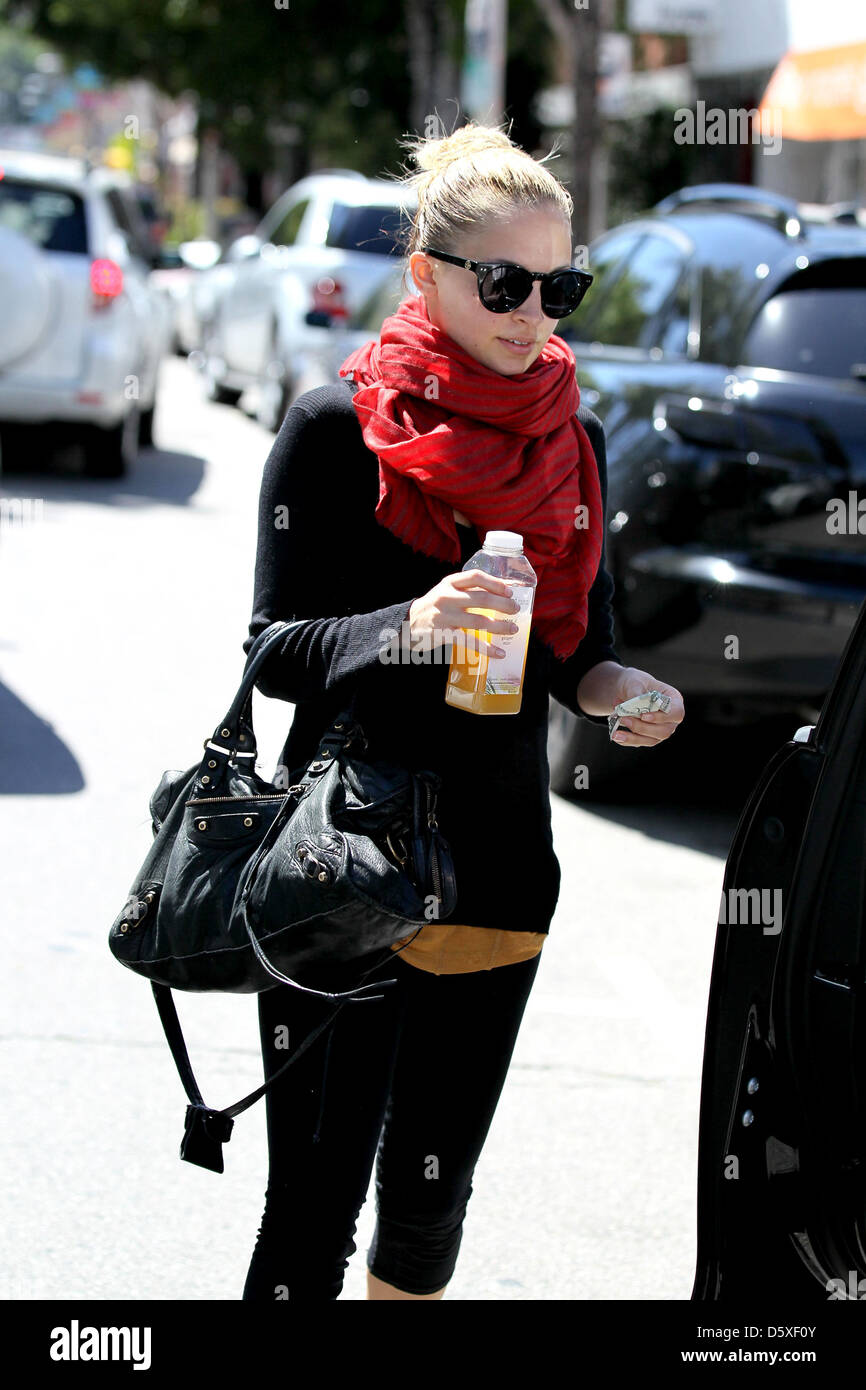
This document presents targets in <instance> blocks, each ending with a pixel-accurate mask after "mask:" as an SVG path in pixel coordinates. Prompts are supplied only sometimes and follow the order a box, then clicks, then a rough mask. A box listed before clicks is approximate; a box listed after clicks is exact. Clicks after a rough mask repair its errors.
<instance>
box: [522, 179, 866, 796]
mask: <svg viewBox="0 0 866 1390" xmlns="http://www.w3.org/2000/svg"><path fill="white" fill-rule="evenodd" d="M816 211H817V210H816ZM588 268H589V269H590V270H591V272H592V273H593V275H594V277H595V279H594V283H593V285H592V288H591V290H590V293H589V294H588V295H587V297H586V299H585V300H584V302H583V304H582V305H581V306H580V307H579V308H578V309H577V310H576V312H575V313H574V315H573V316H572V317H571V318H569V319H563V320H562V321H561V322H560V324H559V325H558V327H557V333H558V334H559V335H560V336H561V337H563V338H565V339H566V340H567V341H568V343H569V345H570V347H571V348H572V350H573V352H574V354H575V358H576V360H577V367H578V380H579V383H580V387H581V396H582V400H583V401H584V402H585V403H586V404H588V405H589V406H591V408H592V409H593V410H594V411H595V412H596V413H597V414H598V415H599V417H600V418H601V420H602V421H603V423H604V427H605V435H606V442H607V467H608V477H609V496H608V529H607V533H606V546H607V564H608V568H609V569H610V570H611V573H612V574H613V577H614V580H615V583H616V595H615V599H614V603H615V620H616V628H617V649H618V651H619V653H620V655H621V658H622V660H623V662H624V663H625V664H627V665H630V666H636V667H639V668H641V669H644V670H649V671H652V672H653V673H655V674H657V675H658V676H659V678H660V679H663V680H665V681H666V682H668V683H670V684H672V685H675V686H677V687H678V688H679V689H680V690H682V692H683V695H684V698H685V701H686V708H687V711H688V719H689V722H690V723H691V724H693V725H694V724H697V723H700V724H701V725H704V724H706V723H726V724H734V725H742V724H745V723H748V722H750V721H755V720H759V719H761V718H763V717H764V716H780V717H784V718H787V717H789V716H790V718H791V719H792V720H794V721H795V725H794V726H795V727H796V723H801V724H802V723H806V722H813V721H814V720H815V719H816V718H817V716H818V712H819V710H820V708H821V705H822V703H823V701H824V698H825V696H826V692H827V690H828V688H829V686H830V683H831V680H832V678H833V674H834V671H835V669H836V666H837V664H838V661H839V658H840V655H841V652H842V649H843V647H844V644H845V640H846V638H847V636H848V634H849V632H850V631H851V628H852V625H853V622H854V619H855V617H856V614H857V610H858V607H859V604H860V602H861V600H862V598H863V596H864V594H866V541H864V536H866V491H863V497H864V501H863V502H862V503H860V502H859V500H858V489H861V490H862V489H864V484H866V227H864V226H863V225H860V222H859V221H858V216H857V212H856V210H854V209H851V208H845V209H838V210H836V211H835V212H834V211H833V210H832V209H831V210H829V212H828V211H827V210H825V211H824V216H823V218H821V219H820V220H819V219H818V217H817V215H815V217H814V220H808V217H807V214H806V212H805V211H804V210H803V209H801V207H800V205H798V204H797V203H794V202H792V201H790V200H788V199H785V198H782V197H779V196H777V195H775V194H772V193H768V192H766V191H764V190H759V189H754V188H749V187H741V186H739V185H730V184H728V185H725V184H721V185H702V186H699V187H695V188H687V189H683V190H681V191H680V192H678V193H675V194H673V195H671V196H670V197H669V198H666V199H665V200H664V201H663V202H661V203H659V204H658V205H657V206H656V207H655V208H654V209H653V210H652V211H651V212H649V213H648V214H646V215H644V216H641V217H639V218H637V219H636V220H634V221H632V222H628V223H626V224H624V225H621V226H619V227H617V228H615V229H614V230H612V231H610V232H607V233H605V234H604V235H603V236H602V237H600V238H599V239H598V240H597V241H596V242H595V243H593V245H592V246H591V247H590V248H589V265H588ZM549 753H550V762H551V786H552V787H553V789H554V790H556V791H560V792H568V791H571V790H572V787H573V781H572V779H573V775H574V770H575V767H576V766H577V765H579V764H583V765H586V766H587V767H589V768H590V782H591V786H590V787H589V788H588V791H589V792H590V794H591V793H592V791H596V792H598V791H602V792H604V791H605V790H607V791H610V789H611V788H612V787H613V786H614V785H615V783H616V781H617V779H618V777H619V776H623V775H629V774H630V773H631V772H632V771H633V769H634V767H635V764H636V760H635V758H634V750H632V749H620V748H617V747H616V746H615V745H613V744H611V743H610V742H609V740H608V738H607V732H606V730H604V729H601V728H600V726H598V725H592V724H590V723H588V722H587V721H582V720H577V719H576V718H575V717H574V716H573V715H572V714H570V713H569V712H568V711H567V710H565V709H563V708H562V706H560V705H557V704H556V703H555V702H552V703H551V721H550V742H549ZM583 794H584V795H585V794H586V793H585V792H584V793H583Z"/></svg>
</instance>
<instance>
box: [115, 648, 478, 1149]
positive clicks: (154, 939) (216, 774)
mask: <svg viewBox="0 0 866 1390" xmlns="http://www.w3.org/2000/svg"><path fill="white" fill-rule="evenodd" d="M299 625H300V623H287V622H277V623H272V624H271V625H270V627H268V628H266V629H265V631H264V632H262V633H260V635H259V637H258V638H257V639H256V641H255V642H254V643H253V646H252V647H251V649H250V652H249V654H248V656H247V663H246V667H245V669H244V674H243V679H242V681H241V685H240V687H239V689H238V691H237V694H236V695H235V698H234V700H233V702H232V705H231V707H230V709H229V712H228V714H227V715H226V717H225V719H223V720H222V721H221V723H220V724H219V725H218V726H217V728H216V729H215V730H214V733H213V736H212V738H210V739H206V740H205V745H204V756H203V758H202V760H201V762H200V763H198V764H197V765H195V766H193V767H191V768H188V769H187V770H186V771H184V772H179V771H168V772H165V773H163V776H162V779H161V781H160V783H159V785H158V786H157V788H156V790H155V791H154V793H153V795H152V797H151V799H150V813H151V821H152V829H153V834H154V840H153V844H152V845H151V846H150V849H149V851H148V854H147V855H146V857H145V860H144V862H143V864H142V866H141V868H140V870H139V872H138V874H137V875H136V878H135V881H134V883H133V886H132V889H131V892H130V895H129V898H128V899H127V902H126V904H125V906H124V908H123V909H122V911H121V912H119V913H118V915H117V917H116V918H115V921H114V923H113V924H112V927H111V930H110V932H109V938H108V940H109V946H110V949H111V951H112V953H113V954H114V956H115V957H116V959H117V960H119V961H120V962H121V963H122V964H123V965H125V966H127V967H128V968H129V969H130V970H134V971H136V972H137V973H138V974H141V975H144V976H146V977H147V978H148V979H149V980H150V981H151V986H152V989H153V993H154V997H155V999H156V1004H157V1008H158V1010H159V1014H160V1019H161V1020H162V1024H163V1028H164V1030H165V1034H166V1037H167V1039H168V1043H169V1046H170V1048H171V1051H172V1055H173V1057H174V1060H175V1063H176V1065H177V1068H178V1072H179V1074H180V1077H181V1080H182V1082H183V1084H184V1088H185V1090H186V1093H187V1096H188V1098H189V1101H190V1104H189V1106H188V1107H187V1113H186V1128H185V1132H184V1137H183V1140H182V1142H181V1150H180V1153H181V1158H184V1159H186V1160H188V1161H189V1162H192V1163H197V1164H199V1165H200V1166H202V1167H205V1168H210V1169H212V1170H213V1171H215V1172H222V1171H223V1156H222V1144H223V1143H225V1142H226V1141H227V1140H228V1138H229V1137H230V1134H231V1129H232V1125H233V1123H234V1116H236V1115H237V1114H239V1113H240V1112H241V1111H243V1110H245V1109H247V1108H248V1106H250V1105H252V1104H254V1103H255V1101H257V1100H258V1099H260V1097H261V1096H262V1095H264V1094H265V1092H266V1091H267V1090H268V1089H269V1088H270V1086H271V1085H273V1083H274V1082H275V1081H276V1080H278V1078H279V1077H280V1076H281V1075H282V1074H283V1072H284V1071H285V1070H286V1069H287V1068H288V1067H289V1066H291V1065H292V1064H293V1063H294V1062H295V1061H297V1059H298V1058H299V1057H300V1056H301V1054H302V1053H303V1052H304V1051H305V1050H306V1048H307V1047H308V1046H310V1045H311V1044H312V1042H313V1041H314V1040H315V1039H316V1038H317V1037H318V1036H319V1034H320V1032H321V1031H322V1030H323V1029H324V1028H326V1027H327V1026H329V1025H330V1023H331V1022H333V1019H334V1017H335V1016H336V1013H337V1012H338V1011H339V1009H340V1008H341V1007H342V1006H343V1004H344V1003H347V1002H355V1003H359V1002H367V1001H369V1000H372V999H381V998H382V995H381V993H373V992H372V991H378V990H381V988H382V987H386V986H389V985H393V984H395V983H396V980H394V979H389V980H377V981H375V982H373V983H370V984H360V985H358V986H357V987H356V988H354V989H351V990H345V991H343V992H337V993H329V992H327V991H324V990H317V989H311V988H310V987H309V986H306V985H303V984H301V983H300V982H299V981H297V980H294V979H292V978H291V975H290V974H289V973H287V972H290V971H291V972H297V971H298V970H301V969H303V968H304V967H306V966H313V965H315V966H320V965H322V964H328V963H337V962H347V961H353V960H356V961H361V960H362V959H365V958H369V957H371V956H375V960H374V961H373V963H372V965H370V966H369V968H368V969H366V970H365V971H364V973H363V974H362V975H361V977H360V978H361V979H366V976H367V975H369V974H371V973H372V972H373V971H374V970H376V969H377V968H378V967H379V966H380V965H381V964H382V962H383V961H384V960H387V959H389V958H391V957H392V956H393V955H394V954H395V952H392V951H391V950H390V947H391V946H392V945H393V944H394V943H396V942H397V941H398V940H399V939H400V938H403V937H405V936H407V935H408V934H409V933H410V932H411V930H412V928H413V927H415V928H417V929H418V930H420V928H421V927H422V926H423V925H424V924H425V922H428V921H432V920H441V919H443V918H447V917H448V916H450V914H451V913H452V912H453V911H454V907H455V905H456V901H457V894H456V886H455V879H454V868H453V863H452V860H451V855H450V851H449V848H448V845H447V843H446V841H445V840H444V839H443V837H442V835H441V833H440V831H439V828H438V824H437V820H436V801H437V793H438V790H439V787H440V785H441V783H440V778H439V777H438V775H437V774H436V773H433V772H430V771H409V770H408V769H406V768H403V767H399V766H397V765H394V764H390V763H383V762H381V761H376V762H370V761H365V760H364V759H363V757H362V756H361V754H362V753H363V752H364V751H365V749H366V740H365V738H364V734H363V731H362V729H361V727H360V725H359V724H358V722H357V721H356V720H355V718H354V704H355V702H354V699H353V700H352V701H351V702H350V704H349V706H348V708H347V709H346V711H345V712H344V713H343V714H342V715H341V716H340V717H339V718H338V719H336V720H335V721H334V722H333V724H332V725H331V726H330V728H329V729H327V730H326V732H325V734H324V735H323V737H322V739H321V742H320V746H319V749H318V753H317V756H316V757H315V758H314V759H312V760H311V761H310V762H309V763H308V764H307V766H306V767H305V768H304V769H303V771H302V772H301V773H300V774H293V779H292V780H291V782H290V784H289V785H288V786H286V787H283V788H281V787H279V786H277V785H276V784H275V783H272V782H267V781H265V780H264V778H262V777H260V776H259V775H258V774H257V773H256V771H255V761H256V756H257V749H256V739H255V733H254V730H253V725H252V692H253V687H254V684H255V679H256V676H257V674H258V672H259V670H260V668H261V666H262V664H263V662H264V661H265V660H266V659H267V657H268V655H269V653H270V652H271V651H272V650H273V648H274V646H275V644H276V643H277V642H278V641H280V640H281V638H282V637H283V636H284V635H285V633H286V632H287V631H289V630H290V629H291V628H293V627H296V626H299ZM280 983H282V984H286V985H289V986H291V987H292V988H293V989H296V990H302V991H303V992H304V993H306V994H313V995H318V996H319V997H320V998H322V999H323V1000H327V1001H329V1002H330V1003H333V1002H334V1001H339V1002H338V1003H337V1006H336V1008H335V1009H332V1010H331V1011H330V1012H329V1014H328V1016H327V1017H326V1018H325V1020H324V1022H323V1023H322V1024H320V1025H319V1027H318V1028H316V1029H314V1030H313V1032H312V1033H311V1034H310V1035H309V1036H308V1037H307V1038H305V1039H304V1042H303V1043H302V1044H301V1046H300V1047H298V1048H297V1049H295V1051H294V1053H293V1055H292V1057H291V1058H290V1059H289V1061H287V1062H286V1063H285V1065H284V1066H283V1067H281V1068H280V1070H279V1071H278V1072H277V1073H276V1074H275V1075H274V1076H273V1077H271V1079H270V1081H268V1082H267V1083H265V1084H264V1085H262V1086H260V1087H259V1088H258V1089H257V1090H256V1091H253V1092H252V1093H251V1095H249V1096H245V1097H244V1099H243V1100H241V1101H238V1102H237V1104H236V1105H233V1106H230V1107H228V1108H227V1109H225V1110H220V1111H217V1110H211V1109H209V1108H208V1107H207V1106H205V1104H204V1102H203V1100H202V1097H201V1093H200V1091H199V1089H198V1085H197V1083H196V1080H195V1077H194V1075H193V1072H192V1068H191V1066H190V1063H189V1058H188V1055H187V1051H186V1045H185V1043H184V1039H183V1034H182V1031H181V1028H180V1023H179V1021H178V1017H177V1012H176V1010H175V1007H174V1001H173V999H172V995H171V989H172V988H175V989H182V990H194V991H207V990H218V991H228V992H232V993H239V994H249V993H259V992H261V991H262V990H265V989H272V988H274V986H275V985H276V984H280Z"/></svg>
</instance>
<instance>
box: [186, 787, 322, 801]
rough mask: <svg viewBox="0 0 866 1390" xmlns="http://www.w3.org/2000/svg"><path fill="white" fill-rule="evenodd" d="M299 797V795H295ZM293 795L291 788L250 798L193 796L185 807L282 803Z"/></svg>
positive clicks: (257, 793) (254, 794)
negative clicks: (239, 803)
mask: <svg viewBox="0 0 866 1390" xmlns="http://www.w3.org/2000/svg"><path fill="white" fill-rule="evenodd" d="M294 794H295V795H297V793H294ZM289 795H292V792H291V790H290V788H288V787H287V788H286V790H285V791H284V792H251V793H250V794H249V796H191V797H190V798H189V800H188V801H185V802H184V803H183V804H184V806H200V805H203V804H204V803H205V802H206V801H282V800H283V799H284V797H287V796H289Z"/></svg>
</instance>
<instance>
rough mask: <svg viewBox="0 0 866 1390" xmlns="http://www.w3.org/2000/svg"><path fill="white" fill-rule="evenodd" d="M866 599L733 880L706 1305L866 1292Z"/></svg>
mask: <svg viewBox="0 0 866 1390" xmlns="http://www.w3.org/2000/svg"><path fill="white" fill-rule="evenodd" d="M864 731H866V604H864V605H863V606H862V608H861V610H860V616H859V618H858V620H857V623H856V625H855V627H854V629H853V631H852V633H851V636H850V638H849V641H848V644H847V647H846V650H845V652H844V655H843V659H842V662H841V664H840V666H839V669H838V672H837V675H836V679H835V681H834V682H833V683H832V685H831V688H830V691H829V694H828V696H827V698H826V701H825V703H824V707H823V709H822V711H821V715H820V717H819V719H818V722H817V724H816V725H814V726H811V727H803V728H801V729H800V730H798V731H797V733H796V734H795V736H794V737H793V738H792V739H791V740H790V741H789V742H787V743H786V744H784V745H783V746H782V747H781V748H779V749H778V751H777V752H776V753H775V754H774V756H773V757H772V758H771V760H770V762H769V764H768V765H767V767H766V769H765V771H764V773H763V775H762V776H761V777H760V779H759V781H758V783H757V785H756V787H755V789H754V791H753V793H752V796H751V798H750V799H749V801H748V804H747V805H746V807H745V810H744V811H743V813H742V815H741V817H740V822H739V825H738V828H737V832H736V834H735V836H734V840H733V842H732V845H731V849H730V853H729V855H728V861H727V865H726V870H725V877H724V885H723V889H722V900H721V910H720V913H719V927H718V933H717V938H716V951H715V958H714V962H713V974H712V982H711V987H710V1001H709V1009H708V1015H707V1029H706V1043H705V1051H704V1067H703V1079H702V1085H701V1119H700V1139H699V1157H698V1250H697V1268H696V1273H695V1282H694V1288H693V1291H692V1299H693V1300H712V1301H716V1302H737V1301H740V1300H747V1301H748V1302H749V1303H751V1302H752V1301H753V1300H754V1301H761V1302H767V1301H768V1300H769V1301H772V1300H776V1301H777V1302H778V1306H780V1307H785V1308H786V1309H790V1308H791V1307H797V1306H799V1305H800V1304H801V1303H803V1302H807V1303H812V1304H815V1303H818V1302H827V1301H838V1300H842V1299H857V1300H862V1299H864V1298H866V1017H864V1013H866V1010H864V1005H866V932H864V923H866V872H864V855H863V845H864V842H866V732H864Z"/></svg>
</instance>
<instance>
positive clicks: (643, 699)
mask: <svg viewBox="0 0 866 1390" xmlns="http://www.w3.org/2000/svg"><path fill="white" fill-rule="evenodd" d="M670 702H671V697H670V695H662V693H661V691H659V690H645V691H644V692H643V694H642V695H633V696H632V698H631V699H630V700H622V701H620V703H619V704H618V705H614V707H613V714H609V715H608V716H607V727H608V730H609V731H610V737H611V738H613V736H614V734H615V733H616V731H617V729H618V728H619V725H620V720H621V719H622V718H623V717H624V716H626V717H627V716H628V715H630V714H655V713H656V712H657V711H658V710H661V711H664V710H666V709H667V708H668V705H669V704H670Z"/></svg>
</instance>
